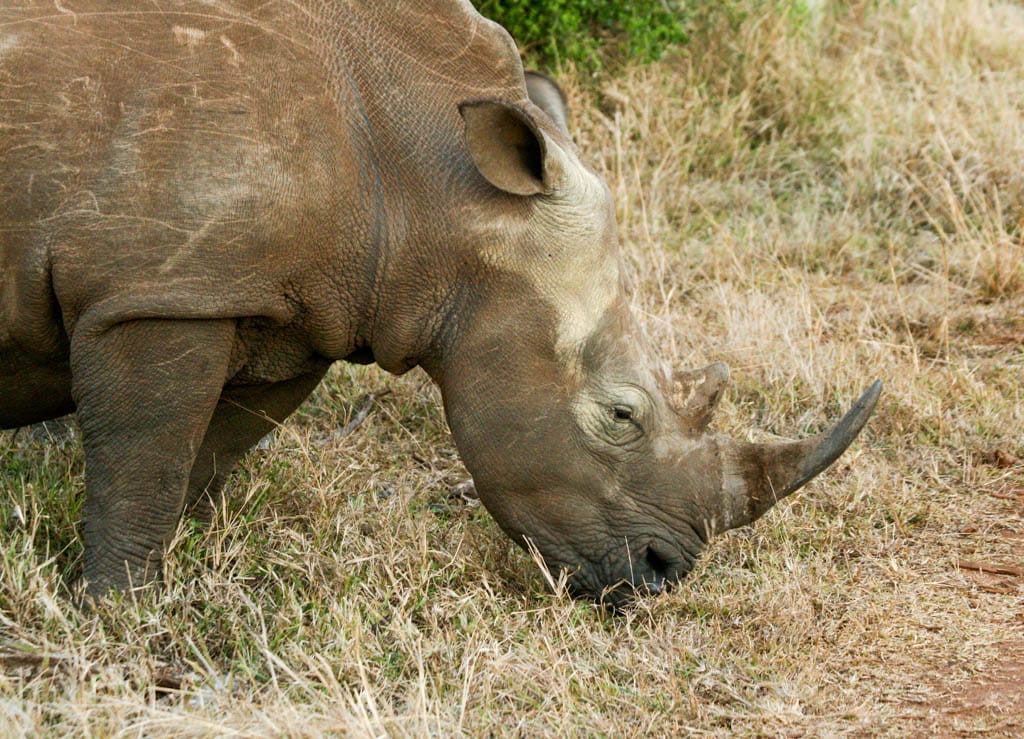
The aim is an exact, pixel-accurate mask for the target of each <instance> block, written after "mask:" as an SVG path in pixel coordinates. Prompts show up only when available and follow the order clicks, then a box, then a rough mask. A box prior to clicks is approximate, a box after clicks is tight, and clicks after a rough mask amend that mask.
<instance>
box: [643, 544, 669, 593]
mask: <svg viewBox="0 0 1024 739" xmlns="http://www.w3.org/2000/svg"><path fill="white" fill-rule="evenodd" d="M644 559H646V560H647V565H648V566H649V567H650V568H651V573H652V575H653V577H652V578H651V580H650V581H648V582H647V589H648V590H649V591H650V592H652V593H655V594H658V593H662V592H667V591H668V590H670V589H671V587H672V584H671V583H670V582H669V580H668V569H669V567H668V563H667V562H666V561H665V559H664V557H662V556H661V555H660V554H658V552H657V551H655V549H654V547H650V546H649V547H647V552H646V553H645V554H644Z"/></svg>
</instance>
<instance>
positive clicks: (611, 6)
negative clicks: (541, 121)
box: [476, 0, 687, 72]
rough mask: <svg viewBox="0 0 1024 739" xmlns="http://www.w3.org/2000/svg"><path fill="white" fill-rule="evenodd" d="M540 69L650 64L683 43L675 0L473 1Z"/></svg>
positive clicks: (683, 30)
mask: <svg viewBox="0 0 1024 739" xmlns="http://www.w3.org/2000/svg"><path fill="white" fill-rule="evenodd" d="M476 7H477V10H479V11H480V12H481V13H482V14H483V15H485V16H487V17H488V18H492V19H493V20H495V21H497V22H498V23H500V24H502V25H503V26H505V28H507V29H508V30H509V32H510V33H511V34H512V36H513V38H515V40H516V43H518V44H519V45H520V47H521V48H522V49H523V50H524V51H525V52H526V54H527V56H529V57H531V60H533V61H535V62H536V63H538V64H540V65H542V66H544V67H548V68H551V67H557V66H559V65H560V64H561V63H562V62H566V61H569V62H573V63H574V64H575V65H576V66H577V67H578V68H580V69H582V70H588V71H591V72H593V71H597V70H598V69H600V68H602V67H603V66H605V65H606V64H608V63H610V62H618V61H622V60H625V59H635V60H638V61H653V60H655V59H657V58H659V57H660V56H661V55H662V54H663V53H664V51H665V50H666V49H667V48H668V47H669V46H671V45H672V44H676V43H681V42H683V41H685V40H686V35H687V34H686V23H685V20H686V16H685V13H684V9H683V7H682V6H681V3H679V2H677V0H635V1H633V2H630V1H629V0H477V2H476Z"/></svg>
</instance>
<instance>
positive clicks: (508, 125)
mask: <svg viewBox="0 0 1024 739" xmlns="http://www.w3.org/2000/svg"><path fill="white" fill-rule="evenodd" d="M459 112H460V113H461V114H462V119H463V120H464V121H465V123H466V146H467V147H468V148H469V153H470V154H471V155H472V157H473V162H474V163H475V164H476V168H477V169H478V170H479V171H480V174H482V175H483V176H484V178H485V179H486V180H487V181H488V182H490V183H491V184H492V185H494V186H495V187H497V188H498V189H499V190H504V191H505V192H508V193H512V194H513V195H541V194H546V193H549V192H551V173H550V172H549V171H548V170H549V169H550V166H549V162H548V151H547V141H546V139H545V138H544V134H542V133H541V132H540V129H538V128H537V124H536V123H535V122H534V121H533V119H532V118H531V117H530V116H529V115H528V114H527V113H526V111H524V110H522V109H521V108H519V107H517V106H515V105H512V104H510V103H506V102H502V101H500V100H478V101H474V102H470V103H463V104H462V105H460V106H459Z"/></svg>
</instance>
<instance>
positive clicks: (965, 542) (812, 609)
mask: <svg viewBox="0 0 1024 739" xmlns="http://www.w3.org/2000/svg"><path fill="white" fill-rule="evenodd" d="M747 5H748V6H749V8H748V10H749V14H748V15H747V16H746V17H745V19H743V20H742V21H736V22H735V23H734V25H730V22H731V21H730V22H727V20H728V19H726V18H725V17H724V16H723V17H722V18H715V17H712V18H710V19H709V21H708V23H709V27H708V29H707V31H706V33H705V34H703V35H698V37H697V38H696V39H695V40H694V43H693V44H692V45H691V47H690V49H689V50H688V52H687V53H686V54H681V55H679V56H678V57H677V58H674V59H670V60H668V61H666V62H664V63H662V64H660V65H658V66H654V67H649V68H644V69H633V70H627V71H626V72H624V73H623V75H622V76H621V77H619V78H617V79H616V80H614V82H610V83H608V87H607V89H605V90H604V91H602V92H595V91H588V90H585V89H583V88H581V87H579V86H573V85H572V83H571V81H570V84H569V87H570V93H571V97H572V98H573V100H574V103H575V107H576V109H577V110H578V111H579V112H578V115H577V117H576V120H575V125H576V126H577V135H578V139H579V142H580V145H581V148H582V149H583V150H584V151H585V152H586V153H587V155H588V157H589V159H590V160H591V161H592V162H593V163H594V164H595V165H596V166H597V167H598V169H599V170H601V171H602V172H603V173H604V175H605V176H606V177H607V179H608V180H609V182H610V184H611V185H612V187H613V189H614V190H615V192H616V195H617V198H618V211H619V218H620V226H621V233H622V237H623V243H624V248H625V250H626V253H627V256H628V260H629V264H630V268H631V271H632V275H633V278H634V282H635V283H636V285H637V287H638V292H637V297H636V307H637V309H638V310H640V311H642V312H643V313H644V314H645V315H646V325H647V326H648V329H649V332H650V334H651V336H652V338H653V339H654V341H655V342H656V343H657V344H658V345H659V346H660V347H662V350H663V353H664V355H665V357H666V358H671V359H672V360H673V361H677V362H679V363H682V364H686V365H691V366H692V365H696V364H699V363H702V362H708V361H711V360H714V359H719V358H721V359H725V360H726V361H728V362H729V363H730V364H731V365H732V366H733V369H734V384H733V388H732V389H731V391H730V394H729V395H728V396H727V398H726V400H725V401H724V403H723V408H722V409H721V411H720V413H719V416H718V418H717V420H716V421H715V425H716V427H717V428H718V429H720V430H723V431H727V432H729V433H732V434H734V435H738V436H742V435H753V436H755V437H757V436H763V435H767V434H779V435H786V436H800V435H803V434H805V433H807V432H809V431H811V430H816V429H819V428H821V427H822V426H823V425H824V424H825V423H826V422H827V420H828V419H830V418H833V417H835V415H836V414H837V413H838V412H840V411H841V409H842V407H843V406H846V405H847V404H848V403H849V402H851V401H852V400H853V399H854V398H855V396H856V395H857V393H859V391H860V390H861V389H862V388H863V387H865V386H866V385H867V384H868V382H870V381H871V380H872V379H874V378H875V377H881V378H883V379H884V380H885V382H886V392H885V395H884V396H883V398H882V401H881V403H880V405H879V408H878V411H877V413H876V416H875V418H874V419H873V420H872V422H871V424H870V425H869V427H868V429H867V431H866V432H865V434H864V435H863V436H862V438H861V440H859V441H858V442H857V443H856V444H855V446H854V448H853V449H852V450H851V451H850V452H849V453H848V454H847V455H846V456H845V457H844V458H843V459H842V460H841V461H840V462H839V463H838V464H837V465H836V466H835V467H834V468H833V469H832V470H830V471H829V472H828V473H826V474H825V475H824V476H823V478H822V479H820V480H819V481H817V482H815V483H813V484H812V485H811V486H810V487H809V488H808V489H807V490H805V491H803V492H802V493H801V494H800V495H798V496H797V497H796V499H795V500H794V501H792V502H789V503H786V504H784V505H782V506H780V507H779V509H777V510H775V511H774V512H772V513H771V514H769V515H768V516H767V517H766V518H765V519H763V520H762V521H760V522H758V523H757V524H756V525H755V526H754V527H752V528H750V529H747V530H742V531H737V532H733V533H732V534H730V535H728V536H726V537H723V538H722V539H721V540H720V541H718V542H717V543H716V544H715V545H714V546H713V547H712V549H711V550H710V551H709V552H708V555H707V556H706V557H705V558H704V560H703V561H702V563H701V564H700V565H699V567H698V569H697V571H696V572H695V573H694V575H693V576H692V577H691V578H690V579H689V580H688V581H687V582H686V583H685V584H684V585H683V586H682V587H680V588H679V589H678V590H677V591H676V592H673V593H672V594H671V595H670V596H668V597H663V598H660V599H657V600H653V601H650V602H647V603H645V604H643V605H642V606H640V607H638V608H637V609H636V610H635V611H633V612H631V613H629V614H627V615H625V616H624V617H621V618H610V617H608V616H606V615H604V614H602V613H600V612H598V611H596V610H594V609H593V608H592V607H591V606H588V605H586V604H579V603H574V602H571V601H569V600H568V599H566V598H564V597H562V596H559V595H552V594H550V592H549V590H548V588H547V586H546V584H545V582H546V581H545V576H544V574H543V573H541V572H540V571H539V570H538V568H537V567H536V566H535V565H534V564H533V563H532V562H531V560H530V558H529V556H528V555H526V554H523V553H521V552H519V551H517V550H515V549H514V548H513V547H512V545H511V544H510V543H509V542H508V541H507V540H506V539H505V538H504V537H503V535H502V534H501V533H500V532H499V531H498V529H497V526H496V525H495V524H494V523H493V522H492V521H491V520H490V519H489V517H488V516H487V515H486V513H485V512H484V511H483V510H482V509H480V508H479V507H477V506H475V505H473V504H472V503H467V502H464V501H462V500H461V499H459V498H453V497H450V495H449V487H450V485H451V484H453V483H455V482H457V481H458V480H460V479H462V476H463V475H464V471H463V470H462V468H461V466H460V463H459V462H458V459H457V456H456V455H455V453H454V445H453V443H452V440H451V438H450V437H449V435H448V433H447V430H446V427H445V424H444V420H443V417H442V415H441V411H440V410H439V404H438V396H437V393H436V391H435V390H434V388H433V387H432V386H431V385H430V384H429V382H428V381H427V380H426V379H425V377H424V376H423V375H422V374H419V373H413V374H412V375H411V376H409V377H407V378H402V379H395V378H391V377H388V376H386V375H384V374H383V373H381V372H379V371H377V370H374V369H361V368H353V367H346V366H339V367H337V368H336V369H335V370H334V372H333V374H332V375H331V376H330V379H329V381H327V382H326V383H324V384H323V385H322V386H321V388H320V389H319V390H318V391H317V393H316V395H315V397H314V398H313V399H312V400H311V401H310V402H309V403H308V404H306V405H305V406H304V407H303V409H302V410H301V411H300V412H299V413H298V414H297V415H296V416H295V417H293V418H292V419H290V420H289V422H288V423H287V424H286V425H285V426H284V427H283V428H282V429H281V430H280V431H279V432H278V434H277V435H276V437H275V440H274V442H273V444H271V445H270V447H269V448H268V449H264V450H259V451H255V452H253V453H252V454H251V455H250V456H249V457H248V459H247V461H246V462H245V464H244V466H243V469H242V470H241V472H240V474H238V475H237V476H236V477H235V479H234V481H233V482H232V484H231V490H232V499H231V501H230V503H229V504H228V505H227V506H226V507H225V508H224V510H223V511H222V512H221V514H220V516H219V517H218V519H217V521H216V524H215V525H214V526H213V528H212V529H210V530H208V531H200V530H196V529H193V528H191V527H190V526H189V524H183V526H182V528H181V530H180V534H179V536H178V538H177V540H176V542H175V544H174V547H173V551H172V553H171V555H170V557H169V558H168V565H167V567H168V576H169V577H170V579H171V580H172V582H173V585H172V586H171V587H170V588H169V589H168V590H167V591H166V592H165V593H164V594H162V595H160V596H152V597H148V598H147V599H145V600H144V601H143V602H141V603H135V602H124V603H120V604H117V605H115V606H112V607H110V608H108V609H106V610H104V611H103V612H101V613H98V614H96V615H92V616H86V615H83V614H81V613H78V612H76V611H75V610H74V608H72V607H71V606H70V604H69V601H68V599H67V598H66V594H65V592H64V591H63V590H62V586H61V584H60V583H61V581H62V578H63V577H65V576H66V575H67V573H69V572H71V571H73V569H74V567H75V561H76V559H77V557H78V555H79V552H80V543H79V542H78V540H77V539H76V538H75V537H76V534H75V528H74V522H75V519H76V517H77V506H78V503H77V501H79V500H80V498H81V493H82V484H83V483H82V476H81V472H82V469H81V468H82V462H81V451H80V447H79V445H78V444H77V441H76V439H75V436H74V429H73V428H72V429H71V430H70V431H69V430H63V431H61V430H59V429H58V430H57V431H56V432H55V438H54V439H47V438H45V436H46V434H45V432H44V431H41V430H40V429H38V428H37V429H35V430H33V431H29V430H22V431H20V432H18V433H17V434H12V433H9V432H8V433H4V434H2V435H0V460H2V464H0V486H2V489H0V527H2V528H3V529H4V531H3V533H2V537H0V544H2V555H0V735H4V736H11V735H18V734H33V735H34V734H41V733H47V734H57V735H60V734H67V733H74V734H83V735H85V734H89V735H99V736H107V735H122V734H126V735H140V734H144V735H148V736H162V735H181V734H185V735H232V734H243V735H295V736H310V735H317V734H321V733H344V734H351V735H355V736H362V735H373V736H379V735H382V734H389V735H421V734H440V735H460V734H465V735H481V734H487V733H498V734H514V735H535V734H541V735H563V734H565V735H580V734H587V735H590V734H607V735H616V736H618V735H661V736H672V735H678V734H681V733H690V734H705V733H706V734H722V735H727V734H728V735H732V734H769V735H782V734H808V733H809V734H814V735H833V734H846V733H855V734H856V733H863V734H877V733H883V732H888V733H894V734H908V733H916V732H921V733H926V732H928V731H929V730H931V729H932V728H933V727H934V726H935V725H936V724H935V722H936V721H937V722H938V726H939V727H940V728H944V729H945V730H949V731H969V730H983V729H990V730H992V731H993V732H994V733H997V734H998V733H1000V732H1003V733H1007V734H1013V733H1015V732H1019V731H1021V730H1024V717H1021V716H1020V714H1019V713H1018V714H1000V713H999V710H998V709H999V706H996V708H994V709H992V710H959V709H957V711H953V709H952V708H950V706H951V705H952V703H951V701H952V699H951V698H950V696H952V695H954V694H956V693H958V692H959V691H961V690H962V689H963V687H964V686H969V685H975V684H978V683H979V681H982V682H983V679H984V676H985V675H987V674H995V673H996V672H998V671H999V670H1000V669H1001V668H1003V667H1006V666H1007V664H1009V663H1011V662H1012V661H1013V660H1017V661H1018V662H1019V660H1020V659H1021V656H1020V655H1021V652H1024V613H1022V611H1024V607H1022V605H1021V603H1022V595H1024V588H1022V580H1021V579H1020V578H1014V577H1012V576H998V575H989V576H983V575H972V574H970V573H968V572H965V571H962V570H959V569H958V568H957V566H956V563H957V562H958V560H960V559H972V560H983V561H986V562H992V563H1002V564H1008V563H1009V564H1017V565H1020V564H1021V562H1022V560H1024V462H1022V457H1024V397H1022V396H1024V382H1022V378H1024V352H1022V347H1024V245H1022V235H1024V229H1022V226H1024V211H1022V209H1021V202H1022V196H1024V166H1022V161H1024V11H1022V10H1021V9H1020V7H1019V6H1018V5H1014V4H1010V3H1002V2H982V1H981V0H945V1H944V0H922V1H921V2H914V3H899V4H889V3H875V2H866V1H864V2H852V3H842V4H840V5H841V8H834V7H833V5H831V4H825V5H823V4H821V3H814V4H812V3H807V5H806V7H813V8H819V10H814V11H811V10H805V11H804V12H801V13H795V12H790V13H787V14H781V13H780V12H778V10H773V9H769V8H767V7H765V5H766V4H763V3H754V2H753V1H752V0H751V1H750V2H749V3H747ZM822 7H824V8H825V9H824V10H820V8H822ZM384 388H388V389H390V390H391V392H390V394H388V395H386V396H384V397H383V398H381V399H380V401H379V402H378V404H377V405H376V407H375V410H374V412H373V413H372V415H371V416H370V417H369V419H368V420H367V421H366V422H365V423H364V424H363V425H362V426H361V427H360V429H359V430H358V431H357V432H356V433H354V434H352V435H350V436H348V437H347V438H345V439H343V440H341V441H332V440H330V438H329V437H330V435H331V434H332V433H333V432H334V431H335V430H336V429H338V428H339V427H341V426H342V425H343V424H344V423H346V421H347V420H348V419H349V417H351V415H352V414H354V413H356V412H357V410H358V408H359V406H360V399H361V398H362V397H363V396H364V395H365V394H366V393H367V392H370V391H375V390H380V389H384ZM324 439H327V443H326V444H323V445H319V446H318V445H317V444H316V443H315V442H317V441H318V440H324ZM1013 650H1017V651H1013ZM1018 687H1019V686H1018ZM1017 705H1018V707H1019V703H1018V704H1017Z"/></svg>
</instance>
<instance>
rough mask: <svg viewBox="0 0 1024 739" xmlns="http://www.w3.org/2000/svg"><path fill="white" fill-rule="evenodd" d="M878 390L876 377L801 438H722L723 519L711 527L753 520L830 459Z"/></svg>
mask: <svg viewBox="0 0 1024 739" xmlns="http://www.w3.org/2000/svg"><path fill="white" fill-rule="evenodd" d="M881 394H882V382H881V380H875V382H874V383H873V384H872V385H871V387H869V388H868V389H867V390H866V391H865V392H864V394H863V395H862V396H861V397H860V400H858V401H857V402H856V403H854V405H853V407H852V408H851V409H850V410H849V411H847V413H846V415H845V416H843V418H842V420H840V421H839V423H837V424H836V425H835V426H833V427H832V429H831V430H830V431H827V432H825V433H823V434H819V435H818V436H814V437H811V438H810V439H805V440H804V441H784V442H777V443H772V444H749V443H744V442H735V441H731V440H722V441H721V442H720V445H719V453H720V454H721V455H722V498H723V500H722V503H723V509H724V510H723V514H724V518H725V520H724V521H721V523H722V524H724V526H721V527H719V526H715V527H714V528H717V529H718V530H725V529H731V528H736V527H737V526H744V525H746V524H748V523H751V522H753V521H756V520H757V519H758V518H760V517H761V515H762V514H764V513H765V511H767V510H768V509H769V508H771V507H772V506H773V505H775V504H776V503H777V502H778V501H780V500H782V499H783V498H785V497H786V496H787V495H789V494H790V493H793V492H794V491H796V490H798V489H799V488H801V487H802V486H803V485H805V484H806V483H807V482H808V481H810V480H811V479H812V478H813V477H814V476H815V475H817V474H818V473H819V472H821V471H822V470H824V469H825V468H826V467H828V466H829V465H830V464H832V463H833V462H835V461H836V460H837V459H838V458H839V455H841V454H842V453H843V452H844V451H846V448H847V447H848V446H850V443H851V442H852V441H853V440H854V439H855V438H856V437H857V434H858V433H860V430H861V429H862V428H864V424H865V423H866V422H867V420H868V418H870V416H871V413H872V411H874V409H875V404H876V403H877V402H878V396H879V395H881ZM716 523H718V522H717V521H716ZM709 533H714V532H709Z"/></svg>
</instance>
